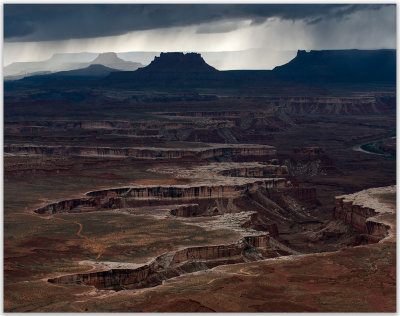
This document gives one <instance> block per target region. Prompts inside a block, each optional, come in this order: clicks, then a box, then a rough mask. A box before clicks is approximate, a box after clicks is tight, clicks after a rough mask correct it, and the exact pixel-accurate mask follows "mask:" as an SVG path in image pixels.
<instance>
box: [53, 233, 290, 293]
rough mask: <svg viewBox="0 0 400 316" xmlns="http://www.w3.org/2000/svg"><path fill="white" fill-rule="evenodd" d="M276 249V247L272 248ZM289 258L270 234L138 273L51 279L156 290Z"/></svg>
mask: <svg viewBox="0 0 400 316" xmlns="http://www.w3.org/2000/svg"><path fill="white" fill-rule="evenodd" d="M273 245H274V246H273ZM282 254H287V253H286V252H285V251H284V250H280V249H278V248H276V247H275V243H273V242H271V243H270V237H269V235H268V234H262V235H258V236H245V237H244V238H242V239H241V240H239V241H238V242H236V243H233V244H229V245H215V246H214V245H212V246H202V247H190V248H185V249H181V250H178V251H175V252H168V253H165V254H163V255H161V256H158V257H156V258H155V259H154V260H153V261H152V262H151V263H149V264H145V265H143V266H140V267H138V268H135V269H110V270H105V271H97V272H91V273H79V274H72V275H65V276H60V277H56V278H52V279H49V280H48V282H50V283H57V284H84V285H89V286H94V287H96V288H97V289H105V290H117V291H118V290H124V289H139V288H146V287H153V286H157V285H160V284H162V282H163V281H164V280H167V279H170V278H174V277H177V276H179V275H182V274H186V273H192V272H196V271H202V270H207V269H210V268H213V267H216V266H219V265H226V264H234V263H241V262H249V261H257V260H261V259H264V258H273V257H277V256H279V255H282Z"/></svg>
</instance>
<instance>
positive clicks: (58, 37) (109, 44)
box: [4, 4, 396, 69]
mask: <svg viewBox="0 0 400 316" xmlns="http://www.w3.org/2000/svg"><path fill="white" fill-rule="evenodd" d="M395 47H396V6H395V5H393V4H392V5H384V4H379V5H374V4H336V5H327V4H306V5H300V4H296V5H293V4H182V5H178V4H163V5H161V4H120V5H108V4H97V5H95V4H63V5H50V4H45V5H43V4H42V5H38V4H37V5H35V4H5V5H4V64H5V65H7V64H9V63H11V62H14V61H36V60H44V59H47V58H49V57H51V55H52V54H53V53H56V52H83V51H85V52H108V51H115V52H128V51H197V52H221V51H229V52H233V51H247V52H244V53H242V54H240V56H241V58H242V60H241V61H240V66H239V63H237V64H236V63H235V58H228V59H229V61H228V59H227V62H226V63H225V64H224V66H223V68H224V69H237V68H247V69H257V68H260V65H262V67H261V68H265V67H267V68H268V67H269V68H273V66H275V65H276V64H279V63H280V61H279V58H277V57H279V51H281V50H284V51H291V50H293V51H296V50H298V49H306V50H310V49H316V50H320V49H350V48H358V49H377V48H395ZM264 50H265V51H268V53H266V54H265V56H268V57H265V59H269V60H262V59H263V54H260V52H262V51H264ZM254 52H257V53H256V55H254V54H255V53H254ZM271 56H277V57H271ZM257 59H258V60H257Z"/></svg>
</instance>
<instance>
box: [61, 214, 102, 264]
mask: <svg viewBox="0 0 400 316" xmlns="http://www.w3.org/2000/svg"><path fill="white" fill-rule="evenodd" d="M54 218H56V219H59V220H62V221H64V222H67V223H73V224H76V225H78V226H79V230H78V231H77V232H76V236H78V237H79V238H83V239H84V240H85V241H86V242H87V244H88V245H89V247H90V248H92V249H93V250H94V252H96V253H97V256H96V260H97V259H99V258H100V257H101V256H102V255H103V253H104V252H105V245H104V244H102V243H99V242H97V241H94V240H93V239H90V238H89V237H88V236H85V235H83V234H82V230H83V225H82V224H81V223H79V222H78V221H73V220H66V219H64V218H61V217H54Z"/></svg>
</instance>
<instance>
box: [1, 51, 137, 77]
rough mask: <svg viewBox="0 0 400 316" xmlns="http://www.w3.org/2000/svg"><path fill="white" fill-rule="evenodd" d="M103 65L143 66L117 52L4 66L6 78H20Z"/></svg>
mask: <svg viewBox="0 0 400 316" xmlns="http://www.w3.org/2000/svg"><path fill="white" fill-rule="evenodd" d="M98 64H99V65H103V66H106V67H108V68H113V69H117V70H122V71H133V70H136V69H138V68H139V67H143V65H142V64H141V63H136V62H132V61H126V60H123V59H121V58H119V57H118V56H117V54H116V53H102V54H94V53H78V54H55V55H53V56H52V57H51V58H50V59H48V60H45V61H41V62H18V63H12V64H10V65H8V66H6V67H4V70H3V72H4V77H5V80H18V79H21V78H24V77H29V76H33V75H39V74H41V73H42V74H45V73H53V72H59V71H69V70H76V69H83V68H87V67H89V66H90V65H98Z"/></svg>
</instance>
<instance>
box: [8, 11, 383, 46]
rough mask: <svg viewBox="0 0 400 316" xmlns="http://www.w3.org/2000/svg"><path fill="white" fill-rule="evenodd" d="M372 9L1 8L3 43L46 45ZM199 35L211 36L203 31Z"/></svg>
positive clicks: (208, 30)
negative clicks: (48, 43) (78, 39)
mask: <svg viewBox="0 0 400 316" xmlns="http://www.w3.org/2000/svg"><path fill="white" fill-rule="evenodd" d="M381 6H382V5H375V4H360V5H359V4H356V5H354V4H335V5H329V4H319V5H317V4H303V5H300V4H287V5H285V4H253V5H251V4H118V5H111V4H60V5H55V4H46V5H44V4H5V5H4V37H5V41H7V42H13V41H49V40H66V39H76V38H94V37H101V36H112V35H122V34H125V33H128V32H130V31H138V30H151V29H158V28H168V27H176V26H190V25H197V24H203V23H209V22H210V23H211V22H219V21H231V23H227V24H224V25H223V26H221V25H220V26H218V27H216V29H215V32H228V31H230V30H235V29H236V28H237V27H238V26H237V25H236V24H235V23H232V21H238V20H243V19H247V20H250V21H251V24H260V23H263V22H264V21H265V20H266V19H267V18H270V17H278V18H281V19H283V20H304V21H306V22H307V23H310V24H313V23H319V22H320V21H323V20H324V19H332V18H334V19H341V18H343V17H346V16H348V15H349V14H351V13H354V12H357V11H361V10H375V9H379V8H380V7H381ZM199 32H200V33H203V32H204V33H213V29H212V28H211V27H203V28H202V29H200V31H199Z"/></svg>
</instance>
